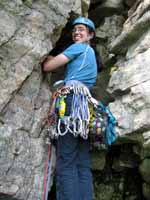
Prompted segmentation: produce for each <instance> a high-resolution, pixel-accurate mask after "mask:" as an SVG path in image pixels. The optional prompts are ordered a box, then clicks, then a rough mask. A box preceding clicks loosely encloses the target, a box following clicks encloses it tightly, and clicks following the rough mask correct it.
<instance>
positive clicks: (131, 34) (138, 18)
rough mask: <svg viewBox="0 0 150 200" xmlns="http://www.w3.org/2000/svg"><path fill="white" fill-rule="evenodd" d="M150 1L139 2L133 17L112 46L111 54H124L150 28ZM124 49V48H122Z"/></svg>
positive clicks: (128, 20) (126, 23)
mask: <svg viewBox="0 0 150 200" xmlns="http://www.w3.org/2000/svg"><path fill="white" fill-rule="evenodd" d="M149 4H150V2H149V0H144V1H142V2H141V1H139V3H138V4H137V7H135V11H134V12H133V16H132V15H131V16H130V17H129V18H128V19H127V21H126V22H125V24H124V28H123V31H122V33H121V34H120V35H119V36H118V37H117V38H116V40H114V41H113V42H112V43H111V44H110V50H111V52H115V53H117V54H124V53H125V52H126V50H127V48H128V47H129V46H130V45H132V44H133V43H135V42H136V41H137V40H138V39H139V38H140V37H141V36H142V34H144V33H145V32H146V31H147V30H149V27H150V11H149ZM122 47H123V48H122Z"/></svg>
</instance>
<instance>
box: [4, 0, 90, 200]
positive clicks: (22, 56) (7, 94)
mask: <svg viewBox="0 0 150 200" xmlns="http://www.w3.org/2000/svg"><path fill="white" fill-rule="evenodd" d="M81 3H83V4H84V5H82V6H83V8H84V12H85V13H87V9H88V5H89V1H88V0H87V1H82V2H81V1H80V0H79V1H75V0H72V1H70V0H69V1H56V2H54V1H51V0H49V1H41V0H39V1H32V0H25V1H22V0H15V1H9V0H5V1H4V0H1V1H0V24H1V26H0V112H1V113H0V115H1V117H0V155H1V159H0V166H1V167H0V169H1V170H0V198H5V197H6V198H8V199H28V200H41V198H42V192H43V176H44V163H45V160H46V159H47V146H46V145H45V136H46V133H45V131H43V119H44V118H45V117H46V115H47V112H48V109H49V103H50V96H51V92H50V88H49V87H48V85H47V84H46V83H45V81H44V79H43V78H44V77H43V75H42V73H41V66H40V65H39V64H38V63H39V61H40V58H41V57H42V56H43V55H45V54H46V53H48V52H49V51H50V50H51V49H52V47H53V45H55V43H56V41H57V40H58V38H59V36H60V33H61V31H62V28H63V27H64V26H65V24H66V22H67V20H68V18H69V16H70V13H71V12H73V13H74V14H79V15H81V12H82V9H83V8H82V6H81ZM54 154H55V152H54V151H52V155H53V156H54ZM52 163H53V166H52V167H53V169H52V171H51V173H53V170H54V165H55V158H54V160H53V161H52ZM51 175H52V176H53V174H51ZM52 180H53V179H52V178H51V180H50V186H51V185H52ZM1 194H3V195H2V196H1Z"/></svg>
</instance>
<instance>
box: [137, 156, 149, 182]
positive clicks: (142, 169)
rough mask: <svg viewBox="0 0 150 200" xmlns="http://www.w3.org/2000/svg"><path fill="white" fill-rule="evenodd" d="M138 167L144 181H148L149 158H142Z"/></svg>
mask: <svg viewBox="0 0 150 200" xmlns="http://www.w3.org/2000/svg"><path fill="white" fill-rule="evenodd" d="M139 169H140V173H141V175H142V178H143V179H144V181H145V182H147V183H150V170H149V169H150V159H149V158H146V159H144V160H143V162H142V163H141V165H140V168H139Z"/></svg>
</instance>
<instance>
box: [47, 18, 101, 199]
mask: <svg viewBox="0 0 150 200" xmlns="http://www.w3.org/2000/svg"><path fill="white" fill-rule="evenodd" d="M94 38H95V25H94V23H93V21H92V20H90V19H88V18H86V17H78V18H76V19H75V20H74V21H73V24H72V39H73V44H72V45H70V46H69V47H68V48H67V49H65V50H64V51H63V52H62V53H60V54H58V55H57V56H55V57H53V56H49V57H48V59H46V60H45V61H44V63H43V71H44V72H50V71H53V70H55V69H57V68H59V67H61V66H64V65H66V64H67V67H66V72H65V78H64V81H63V84H64V85H65V86H68V87H69V88H73V89H72V90H69V91H67V90H66V91H65V92H66V96H67V97H66V98H65V101H64V97H63V98H61V100H60V102H59V103H60V104H61V105H63V106H64V108H63V109H64V110H61V112H60V113H59V114H60V120H62V121H63V120H64V121H65V119H68V118H64V111H65V110H67V116H69V115H70V113H71V110H72V108H76V107H77V106H76V105H78V106H79V107H80V111H83V113H82V116H80V115H81V113H80V112H75V110H73V111H72V121H73V118H76V117H77V116H78V117H79V118H78V119H81V120H78V121H77V124H75V123H74V126H75V128H69V127H68V124H67V122H66V123H64V125H63V123H62V124H61V127H59V128H60V130H59V134H58V135H59V137H58V139H57V161H56V193H57V200H92V199H93V184H92V173H91V169H90V168H91V161H90V142H89V138H87V131H86V123H83V119H84V122H86V120H88V111H87V110H86V106H84V105H85V104H84V103H85V102H86V99H85V98H84V96H83V95H77V94H78V92H79V91H80V92H82V91H83V92H84V93H88V90H89V89H91V88H92V87H93V86H94V85H95V83H96V78H97V72H98V71H100V70H101V69H102V65H101V64H100V63H101V62H100V59H97V57H96V55H97V52H96V50H95V44H94V45H93V43H92V41H93V40H94ZM92 47H93V48H92ZM81 88H82V89H81ZM62 92H64V90H63V91H62ZM62 96H63V95H62ZM58 109H59V108H58ZM84 109H85V110H84ZM65 124H67V125H66V126H67V127H68V130H67V131H65V130H64V129H65ZM79 124H80V126H79V127H78V125H79ZM72 127H73V126H72ZM63 130H64V131H63Z"/></svg>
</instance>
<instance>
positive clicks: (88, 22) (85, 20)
mask: <svg viewBox="0 0 150 200" xmlns="http://www.w3.org/2000/svg"><path fill="white" fill-rule="evenodd" d="M76 24H84V25H87V26H88V27H90V28H92V30H93V31H94V32H95V25H94V22H93V21H92V20H90V19H88V18H86V17H78V18H76V19H75V20H74V22H73V23H72V25H73V26H74V25H76Z"/></svg>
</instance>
